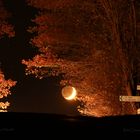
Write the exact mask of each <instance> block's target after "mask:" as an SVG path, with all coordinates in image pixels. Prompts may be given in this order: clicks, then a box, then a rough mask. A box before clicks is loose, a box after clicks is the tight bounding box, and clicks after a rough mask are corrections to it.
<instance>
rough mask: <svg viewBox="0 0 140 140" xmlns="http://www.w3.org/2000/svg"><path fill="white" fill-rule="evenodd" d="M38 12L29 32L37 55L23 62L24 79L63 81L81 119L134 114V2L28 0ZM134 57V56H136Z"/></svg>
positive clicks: (62, 83) (111, 0)
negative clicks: (125, 98) (127, 98)
mask: <svg viewBox="0 0 140 140" xmlns="http://www.w3.org/2000/svg"><path fill="white" fill-rule="evenodd" d="M27 2H28V4H29V5H30V6H33V7H35V8H37V9H39V13H38V15H36V17H35V19H33V20H32V21H33V22H34V23H36V26H34V27H30V28H29V30H28V31H29V32H31V33H33V34H34V35H36V36H35V37H34V38H32V39H31V42H30V43H31V44H32V45H33V46H36V47H37V48H38V50H39V54H38V55H36V56H35V57H34V58H33V59H31V60H23V61H22V63H23V64H25V65H26V66H27V68H26V74H34V75H36V77H39V78H44V77H47V76H58V75H61V76H62V80H61V81H60V84H61V85H62V86H66V85H71V86H73V87H75V88H76V89H77V92H78V95H77V100H79V101H80V102H81V106H78V111H79V112H80V113H82V114H84V115H91V116H110V115H124V114H135V113H136V107H135V104H134V103H123V102H120V101H119V96H120V95H132V88H134V82H133V75H134V73H135V70H136V68H135V65H134V64H135V62H136V59H137V55H136V54H135V53H136V52H137V47H136V26H137V25H136V14H135V5H134V2H133V1H132V0H117V1H116V0H95V1H94V2H93V1H92V0H53V1H52V0H27ZM134 56H136V57H134Z"/></svg>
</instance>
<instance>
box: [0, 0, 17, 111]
mask: <svg viewBox="0 0 140 140" xmlns="http://www.w3.org/2000/svg"><path fill="white" fill-rule="evenodd" d="M9 16H10V14H9V13H8V12H7V11H6V10H5V9H4V6H3V4H2V1H1V0H0V39H1V38H2V37H4V36H5V35H8V37H13V36H14V35H15V33H14V31H13V26H12V25H10V24H8V21H7V19H8V18H9ZM15 84H16V81H12V80H11V79H8V80H6V79H5V77H4V74H3V73H2V70H1V69H0V100H2V99H3V98H4V97H7V96H8V95H10V94H11V92H10V88H11V87H13V86H15ZM9 105H10V103H9V102H8V101H6V102H0V112H7V107H8V106H9Z"/></svg>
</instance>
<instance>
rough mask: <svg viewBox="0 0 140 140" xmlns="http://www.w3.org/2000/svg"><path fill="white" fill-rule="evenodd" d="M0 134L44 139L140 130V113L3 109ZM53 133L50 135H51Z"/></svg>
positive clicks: (136, 132) (139, 132)
mask: <svg viewBox="0 0 140 140" xmlns="http://www.w3.org/2000/svg"><path fill="white" fill-rule="evenodd" d="M0 120H1V121H0V134H6V135H7V134H21V135H20V136H25V135H26V134H27V135H28V134H29V135H33V136H35V135H40V136H45V139H47V138H48V139H52V138H53V137H54V138H55V137H56V138H57V139H58V138H60V137H65V138H66V139H69V138H70V137H74V136H75V135H76V136H78V137H79V138H80V137H83V136H86V137H88V136H89V137H91V136H92V137H94V136H96V135H99V136H103V135H102V134H105V135H112V134H115V135H114V138H115V137H116V136H117V135H119V134H123V135H127V134H140V116H139V115H136V116H121V117H120V116H118V117H104V118H94V117H85V116H65V115H55V114H43V113H42V114H38V113H11V112H10V113H0ZM50 137H51V138H50Z"/></svg>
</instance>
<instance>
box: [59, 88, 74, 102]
mask: <svg viewBox="0 0 140 140" xmlns="http://www.w3.org/2000/svg"><path fill="white" fill-rule="evenodd" d="M76 95H77V91H76V89H75V88H74V87H71V86H66V87H64V88H63V89H62V96H63V97H64V98H65V99H66V100H73V99H74V98H75V97H76Z"/></svg>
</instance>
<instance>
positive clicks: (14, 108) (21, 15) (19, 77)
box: [0, 0, 79, 115]
mask: <svg viewBox="0 0 140 140" xmlns="http://www.w3.org/2000/svg"><path fill="white" fill-rule="evenodd" d="M4 4H5V6H6V8H7V10H8V11H9V12H11V13H12V18H11V19H10V22H11V23H12V24H13V25H14V26H15V32H16V35H15V37H14V38H11V39H8V38H7V37H5V38H3V39H2V40H0V62H1V68H2V70H3V71H4V73H5V77H6V78H11V79H13V80H16V81H17V85H16V86H15V87H13V88H12V94H11V95H10V96H9V97H8V98H7V100H9V102H10V103H11V106H10V107H9V109H8V111H9V112H39V113H54V114H71V115H78V114H79V113H78V112H77V111H76V106H77V105H78V103H76V102H74V101H71V102H68V101H66V100H65V99H63V97H62V96H61V88H60V87H59V78H52V77H50V78H46V79H42V80H39V79H36V78H34V77H33V76H26V75H25V72H24V70H25V67H24V66H23V65H22V64H21V60H22V59H26V58H31V57H33V56H34V55H35V54H36V53H37V50H36V49H35V48H33V47H32V46H31V45H30V44H29V40H30V38H31V37H32V35H31V34H30V33H28V32H27V31H26V29H27V28H28V26H30V25H33V23H32V22H31V19H32V18H33V17H34V16H35V14H36V13H37V10H36V9H33V8H32V7H29V6H27V4H26V3H25V0H13V1H11V0H4Z"/></svg>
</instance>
